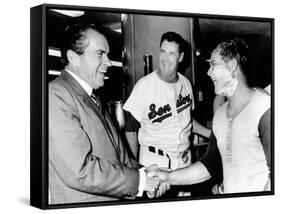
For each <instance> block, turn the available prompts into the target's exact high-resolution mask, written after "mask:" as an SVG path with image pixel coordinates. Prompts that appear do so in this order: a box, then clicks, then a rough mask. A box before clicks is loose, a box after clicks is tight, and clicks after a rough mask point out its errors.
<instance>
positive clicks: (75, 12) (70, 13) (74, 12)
mask: <svg viewBox="0 0 281 214" xmlns="http://www.w3.org/2000/svg"><path fill="white" fill-rule="evenodd" d="M51 10H52V11H55V12H57V13H61V14H63V15H66V16H71V17H79V16H83V15H84V14H85V11H80V10H56V9H51Z"/></svg>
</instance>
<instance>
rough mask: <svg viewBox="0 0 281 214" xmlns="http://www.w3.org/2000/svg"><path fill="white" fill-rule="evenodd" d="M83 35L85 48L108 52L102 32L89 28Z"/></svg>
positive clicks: (106, 42)
mask: <svg viewBox="0 0 281 214" xmlns="http://www.w3.org/2000/svg"><path fill="white" fill-rule="evenodd" d="M85 37H86V38H85V43H86V45H87V48H86V49H88V50H92V51H95V50H102V51H105V52H106V53H108V52H109V45H108V41H107V39H106V38H105V36H104V35H103V34H101V33H99V32H98V31H95V30H93V29H89V30H87V31H86V33H85Z"/></svg>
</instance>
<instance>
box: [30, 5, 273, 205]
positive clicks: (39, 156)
mask: <svg viewBox="0 0 281 214" xmlns="http://www.w3.org/2000/svg"><path fill="white" fill-rule="evenodd" d="M53 9H56V10H73V11H87V12H89V11H90V12H91V13H93V14H94V13H104V14H110V13H112V14H120V18H121V14H131V15H143V16H155V17H167V18H168V19H169V17H170V18H171V19H172V18H179V19H180V18H188V19H190V20H192V27H194V26H195V25H197V24H200V23H198V20H205V21H206V22H205V25H206V26H207V25H208V24H210V23H208V20H209V21H211V22H212V21H214V20H215V21H220V20H224V21H226V22H233V23H234V25H235V24H238V23H240V22H247V23H251V22H253V23H261V28H259V27H258V26H257V25H256V24H253V26H255V27H257V28H256V29H255V30H256V31H255V30H253V31H250V32H249V34H247V36H249V37H251V38H248V40H249V41H253V40H255V39H252V38H257V37H255V36H257V35H258V34H259V33H260V32H259V30H264V28H263V26H262V25H263V24H265V25H267V26H268V27H267V28H266V34H267V35H266V39H267V41H266V42H265V44H261V45H265V46H266V53H267V57H268V58H267V59H266V62H265V63H264V64H261V66H262V69H267V70H268V71H270V72H268V73H266V74H265V75H264V74H263V75H264V76H259V77H257V79H256V81H257V85H258V86H260V87H265V86H266V85H267V84H268V83H271V109H272V110H271V127H272V129H271V139H272V142H271V144H272V146H271V160H272V161H271V178H272V179H271V191H264V192H249V193H235V194H222V195H212V196H210V195H208V196H204V195H200V196H192V197H183V198H172V199H134V200H118V201H102V202H87V203H79V202H77V203H71V204H50V203H49V201H48V197H49V193H48V165H49V163H48V81H49V80H50V74H49V72H48V71H49V70H50V67H49V66H50V63H53V62H51V61H52V60H53V59H51V58H50V57H49V47H50V38H51V37H53V36H54V38H56V34H55V33H58V32H61V31H60V30H58V29H55V30H54V35H51V34H50V30H51V27H50V22H51V21H50V19H51V18H50V15H49V14H50V13H49V12H50V10H53ZM61 17H63V16H58V17H55V19H57V20H59V19H61ZM96 18H97V17H96ZM194 20H195V22H194ZM52 21H53V20H52ZM64 22H65V21H61V23H60V24H61V26H64V25H65V23H64ZM100 22H103V20H102V18H101V21H100ZM134 24H135V23H134ZM170 24H171V23H170ZM249 25H250V24H249ZM58 26H59V24H58V25H57V26H55V28H56V27H58ZM232 26H233V25H232ZM250 26H251V25H250ZM64 27H65V26H64ZM119 27H120V26H119ZM121 27H122V26H121ZM216 27H217V26H216ZM216 27H215V26H214V25H213V26H211V27H210V28H213V30H212V32H209V33H210V35H213V36H214V37H215V35H218V34H212V33H214V32H215V31H217V32H218V31H220V29H219V28H216ZM225 27H226V28H227V27H229V26H227V25H226V26H225ZM240 27H241V29H240V30H241V31H245V32H246V31H247V30H248V29H243V27H242V26H240ZM61 30H63V29H61ZM188 30H189V31H190V33H191V34H190V35H192V36H190V37H189V38H190V40H192V41H193V42H194V41H195V40H196V42H197V44H198V43H201V44H200V45H199V46H200V48H198V49H196V48H194V47H190V51H191V53H192V54H191V58H190V59H189V61H191V62H188V65H187V66H189V68H188V69H187V70H184V71H183V73H184V74H186V76H187V77H188V78H190V79H192V80H193V81H192V82H193V84H194V85H196V84H197V82H200V81H201V83H204V80H202V79H200V75H201V74H199V77H198V76H197V77H196V75H198V74H195V73H194V71H195V69H198V68H196V67H195V66H196V65H195V64H194V62H195V61H196V59H195V58H196V53H197V51H199V54H201V55H203V56H204V57H206V55H204V54H207V53H206V51H207V52H208V51H210V50H211V48H213V46H214V45H215V44H214V43H217V42H218V41H217V40H216V39H214V40H212V42H213V43H212V42H210V43H212V44H208V43H207V40H198V38H197V36H198V32H196V29H194V28H191V27H190V26H189V29H188ZM225 31H226V30H225ZM201 33H202V32H201ZM223 33H224V31H220V32H219V35H220V37H219V39H222V38H224V36H223ZM232 33H233V32H232ZM234 33H235V32H234ZM228 36H230V35H228ZM57 38H58V37H57ZM52 39H53V38H52ZM134 39H135V38H134ZM159 39H160V38H159ZM159 39H158V40H157V41H156V42H155V43H157V45H158V43H159ZM58 40H60V39H59V38H58ZM197 40H198V41H197ZM260 41H261V40H259V39H256V40H255V41H254V42H260ZM189 42H190V41H189ZM254 42H253V43H254ZM109 43H110V41H109ZM30 44H31V47H30V53H31V55H30V65H31V74H30V89H31V90H30V93H31V94H30V97H31V103H30V108H31V109H30V111H31V114H30V115H31V118H30V126H31V127H30V130H31V132H30V137H31V141H30V204H31V205H32V206H35V207H37V208H40V209H55V208H74V207H86V206H106V205H120V204H136V203H156V202H167V201H179V200H198V199H216V198H229V197H246V196H261V195H273V194H274V189H275V181H274V19H273V18H261V17H239V16H225V15H223V16H222V15H211V14H195V13H179V12H170V11H165V12H163V11H162V12H160V11H144V10H133V9H122V8H102V7H87V6H74V5H56V4H43V5H39V6H36V7H33V8H31V9H30ZM254 44H255V43H254ZM52 45H53V44H52ZM122 45H124V44H122V41H121V44H120V47H118V48H122ZM199 46H198V47H199ZM204 46H205V47H206V46H207V48H206V49H204V48H203V47H204ZM260 51H261V50H260ZM152 52H153V51H152ZM146 54H147V53H144V55H146ZM150 54H152V55H153V53H151V51H150V52H149V55H150ZM120 56H121V57H120ZM261 56H264V55H263V54H261ZM261 56H259V55H258V57H261ZM114 57H115V58H116V60H117V62H118V63H119V61H120V62H121V63H126V62H125V61H124V57H123V56H122V54H121V55H118V54H116V56H114ZM204 57H203V58H204ZM204 59H206V58H204ZM156 61H157V60H156ZM134 62H136V63H137V64H138V66H139V67H138V68H134V69H136V70H137V69H139V68H142V69H143V64H142V63H143V59H138V61H137V60H135V61H134ZM54 64H56V63H54ZM153 65H155V64H153ZM259 65H260V64H259ZM119 67H120V64H119ZM54 69H61V67H60V66H57V67H56V66H55V67H54ZM120 69H124V66H123V65H122V66H121V68H120ZM190 70H191V71H193V73H192V75H190V74H189V72H190ZM134 72H135V73H134V74H133V76H130V78H131V79H130V80H128V82H126V84H125V86H124V84H123V82H121V83H120V85H116V87H119V89H120V90H121V92H120V93H121V95H120V94H118V93H117V94H115V95H114V96H115V97H109V98H108V100H110V99H115V98H117V99H119V98H120V97H121V98H124V97H128V94H129V93H130V91H131V90H132V87H133V86H134V84H135V83H136V81H137V80H138V79H139V78H141V77H142V76H143V75H145V74H144V73H137V71H134ZM51 78H52V77H51ZM115 78H116V77H115ZM117 78H119V77H117ZM122 81H127V80H124V79H122ZM197 85H198V84H197ZM194 87H195V86H194ZM194 90H195V91H196V92H198V91H200V89H198V88H196V87H195V88H194ZM103 93H105V94H106V95H107V96H110V95H109V94H108V92H107V91H105V92H103ZM196 96H197V95H196ZM198 96H200V95H198ZM198 99H200V98H198ZM108 100H107V101H108ZM206 118H208V116H206Z"/></svg>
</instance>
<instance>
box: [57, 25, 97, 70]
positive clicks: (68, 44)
mask: <svg viewBox="0 0 281 214" xmlns="http://www.w3.org/2000/svg"><path fill="white" fill-rule="evenodd" d="M89 29H92V30H95V31H97V32H99V33H101V32H100V30H98V28H97V26H95V25H92V24H90V23H86V22H73V23H71V24H70V25H68V26H67V27H66V28H65V31H64V43H63V46H62V49H61V53H62V54H61V55H62V63H63V65H64V66H66V65H67V64H68V63H69V61H68V59H67V55H66V52H67V51H68V50H72V51H74V52H75V53H77V54H78V55H82V54H83V53H84V51H85V49H86V48H87V47H88V45H89V44H87V43H85V39H86V35H85V34H86V32H87V30H89Z"/></svg>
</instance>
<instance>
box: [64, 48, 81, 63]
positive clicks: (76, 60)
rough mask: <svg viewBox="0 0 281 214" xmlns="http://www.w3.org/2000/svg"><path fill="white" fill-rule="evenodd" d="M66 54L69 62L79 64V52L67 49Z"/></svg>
mask: <svg viewBox="0 0 281 214" xmlns="http://www.w3.org/2000/svg"><path fill="white" fill-rule="evenodd" d="M66 56H67V59H68V61H69V63H71V64H72V65H74V66H79V57H78V54H77V53H75V52H74V51H73V50H67V52H66Z"/></svg>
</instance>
